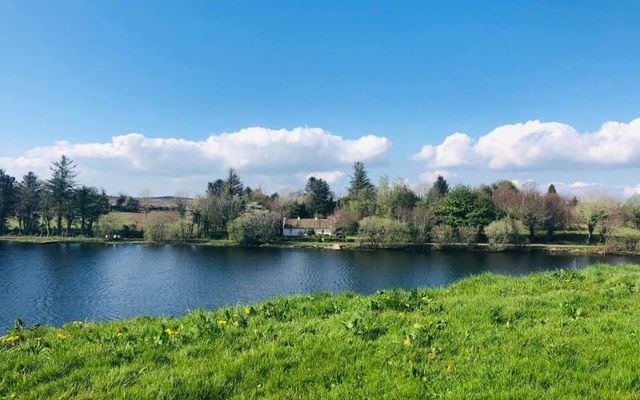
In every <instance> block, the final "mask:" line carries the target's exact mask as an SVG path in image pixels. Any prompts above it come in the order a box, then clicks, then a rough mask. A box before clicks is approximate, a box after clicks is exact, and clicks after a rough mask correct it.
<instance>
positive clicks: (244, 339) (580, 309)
mask: <svg viewBox="0 0 640 400" xmlns="http://www.w3.org/2000/svg"><path fill="white" fill-rule="evenodd" d="M245 310H246V312H245ZM222 321H225V322H222ZM638 321H640V266H619V267H610V266H604V265H600V266H594V267H589V268H588V269H585V270H580V271H556V272H547V273H540V274H533V275H529V276H527V277H524V278H510V277H504V276H495V275H489V274H485V275H481V276H477V277H473V278H469V279H465V280H462V281H460V282H458V283H456V284H454V285H452V286H449V287H447V288H444V289H419V290H415V291H403V290H390V291H385V292H382V293H378V294H375V295H372V296H360V295H356V294H341V295H336V296H333V295H328V294H316V295H312V296H300V297H289V298H280V299H276V300H273V301H268V302H265V303H262V304H260V305H257V306H254V307H249V308H246V309H245V308H243V307H233V308H227V309H221V310H217V311H213V312H203V311H197V312H193V313H191V314H189V315H187V316H186V317H183V318H175V319H170V318H137V319H134V320H129V321H118V322H111V323H98V324H95V323H87V324H80V323H71V324H68V325H66V326H64V327H62V328H55V327H38V328H35V329H25V330H13V331H11V332H9V335H11V336H7V337H5V339H4V342H5V343H4V345H1V346H0V398H2V397H7V398H14V397H15V398H21V399H44V398H46V399H58V398H60V399H67V398H80V399H114V398H129V399H142V398H152V399H217V398H225V399H226V398H232V399H254V398H269V399H285V398H287V399H289V398H291V399H349V398H363V399H364V398H388V399H412V398H415V399H424V398H448V399H468V398H518V399H520V398H530V399H540V398H563V399H564V398H576V399H581V398H602V399H612V398H616V399H617V398H622V399H624V398H628V399H634V398H638V393H640V374H639V373H638V371H640V357H638V354H640V337H639V334H640V325H639V324H638ZM16 337H17V338H16Z"/></svg>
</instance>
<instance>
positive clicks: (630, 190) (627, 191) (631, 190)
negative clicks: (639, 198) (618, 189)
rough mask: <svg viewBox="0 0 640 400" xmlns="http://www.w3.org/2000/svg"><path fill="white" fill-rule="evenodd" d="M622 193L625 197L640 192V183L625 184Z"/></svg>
mask: <svg viewBox="0 0 640 400" xmlns="http://www.w3.org/2000/svg"><path fill="white" fill-rule="evenodd" d="M622 193H623V195H624V197H625V198H627V197H631V196H633V195H634V194H640V184H639V185H633V186H625V187H623V188H622Z"/></svg>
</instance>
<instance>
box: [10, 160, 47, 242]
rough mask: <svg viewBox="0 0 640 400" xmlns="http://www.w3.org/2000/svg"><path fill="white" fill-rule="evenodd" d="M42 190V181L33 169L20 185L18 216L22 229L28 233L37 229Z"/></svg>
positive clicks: (17, 206) (17, 205)
mask: <svg viewBox="0 0 640 400" xmlns="http://www.w3.org/2000/svg"><path fill="white" fill-rule="evenodd" d="M42 190H43V184H42V181H40V179H39V178H38V176H37V175H36V174H34V173H33V172H31V171H29V172H28V173H27V174H26V175H25V176H23V177H22V181H21V182H20V184H19V185H18V202H17V204H16V216H17V217H18V224H19V225H20V229H21V230H22V232H23V233H25V234H27V235H29V234H32V233H34V232H35V231H36V227H37V223H38V216H39V215H38V213H39V211H40V202H41V197H42Z"/></svg>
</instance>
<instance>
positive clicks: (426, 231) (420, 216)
mask: <svg viewBox="0 0 640 400" xmlns="http://www.w3.org/2000/svg"><path fill="white" fill-rule="evenodd" d="M436 222H437V217H436V214H435V213H434V212H433V211H432V210H431V209H430V208H428V207H421V206H417V207H416V208H414V209H413V213H412V218H411V228H412V231H413V237H414V240H415V242H416V243H426V242H428V241H429V239H430V238H431V230H432V229H433V226H434V225H435V224H436Z"/></svg>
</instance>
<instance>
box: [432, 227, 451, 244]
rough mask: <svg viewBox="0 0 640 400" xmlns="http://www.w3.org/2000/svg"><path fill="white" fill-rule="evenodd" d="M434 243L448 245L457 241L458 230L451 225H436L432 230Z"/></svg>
mask: <svg viewBox="0 0 640 400" xmlns="http://www.w3.org/2000/svg"><path fill="white" fill-rule="evenodd" d="M431 240H432V241H433V243H435V244H437V245H440V246H446V245H449V244H452V243H455V242H456V230H455V228H454V227H453V226H451V225H436V226H434V227H433V229H432V230H431Z"/></svg>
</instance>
